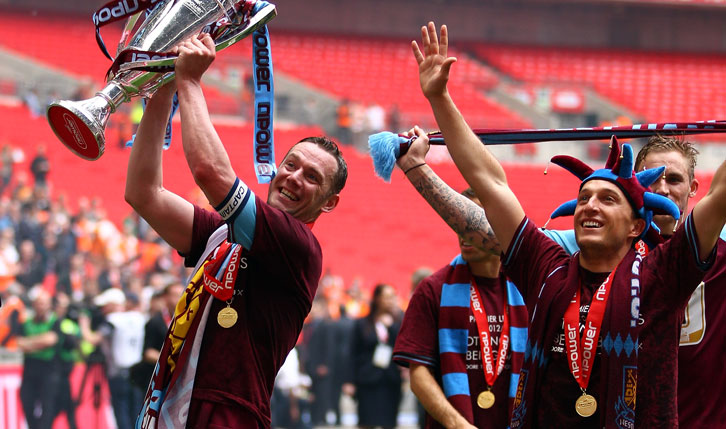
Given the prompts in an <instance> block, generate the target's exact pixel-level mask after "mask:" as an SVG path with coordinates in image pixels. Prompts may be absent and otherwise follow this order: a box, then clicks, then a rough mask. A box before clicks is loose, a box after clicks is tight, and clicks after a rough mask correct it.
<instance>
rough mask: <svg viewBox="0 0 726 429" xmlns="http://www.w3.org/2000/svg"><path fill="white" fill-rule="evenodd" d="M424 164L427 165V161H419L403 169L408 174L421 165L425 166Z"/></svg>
mask: <svg viewBox="0 0 726 429" xmlns="http://www.w3.org/2000/svg"><path fill="white" fill-rule="evenodd" d="M424 165H426V163H425V162H419V163H417V164H413V165H412V166H410V167H408V168H405V169H404V170H403V174H406V175H408V173H409V172H411V171H413V170H415V169H417V168H419V167H423V166H424Z"/></svg>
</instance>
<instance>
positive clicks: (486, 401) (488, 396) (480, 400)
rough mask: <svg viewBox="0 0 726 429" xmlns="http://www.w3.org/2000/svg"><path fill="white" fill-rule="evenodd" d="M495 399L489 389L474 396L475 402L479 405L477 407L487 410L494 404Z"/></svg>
mask: <svg viewBox="0 0 726 429" xmlns="http://www.w3.org/2000/svg"><path fill="white" fill-rule="evenodd" d="M495 399H496V398H495V397H494V394H493V393H492V391H491V390H485V391H483V392H481V393H480V394H479V396H477V397H476V404H477V405H478V406H479V408H483V409H485V410H487V409H489V408H491V407H492V406H493V405H494V400H495Z"/></svg>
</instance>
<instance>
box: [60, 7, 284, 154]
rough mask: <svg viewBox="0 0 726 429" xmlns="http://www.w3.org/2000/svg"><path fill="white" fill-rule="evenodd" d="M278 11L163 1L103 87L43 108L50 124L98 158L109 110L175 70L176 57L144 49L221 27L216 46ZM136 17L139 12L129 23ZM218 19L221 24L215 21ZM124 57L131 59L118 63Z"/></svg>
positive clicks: (163, 47)
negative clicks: (87, 96) (89, 94)
mask: <svg viewBox="0 0 726 429" xmlns="http://www.w3.org/2000/svg"><path fill="white" fill-rule="evenodd" d="M276 14H277V11H276V10H275V6H274V5H272V4H270V3H267V2H264V1H257V0H176V1H173V0H161V1H160V2H158V4H157V5H156V6H154V8H153V10H151V12H150V13H149V15H148V16H147V17H146V19H144V21H143V22H142V23H141V25H139V27H138V29H137V30H136V32H135V33H134V35H133V36H132V37H131V40H130V42H129V43H128V45H127V46H125V47H123V48H122V49H120V50H119V52H118V53H117V61H115V62H114V66H118V67H116V68H114V67H112V70H111V72H109V75H108V78H107V83H106V86H105V87H104V88H103V89H101V90H100V91H98V92H97V93H96V95H95V96H93V97H91V98H90V99H87V100H82V101H71V100H59V101H54V102H53V103H51V104H50V105H49V106H48V109H47V117H48V123H49V124H50V127H51V129H52V130H53V132H54V133H55V135H56V136H57V137H58V139H59V140H60V141H61V142H62V143H63V144H64V145H66V146H67V147H68V149H70V150H71V151H72V152H74V153H75V154H77V155H78V156H80V157H81V158H84V159H87V160H96V159H98V158H100V157H101V155H103V152H104V148H105V135H104V132H105V127H106V124H107V123H108V119H109V117H110V115H111V114H112V113H113V112H115V111H116V109H117V108H118V107H119V106H120V105H121V104H122V103H125V102H127V101H129V100H130V99H131V98H132V97H138V96H141V97H147V96H150V95H152V94H153V93H154V92H155V91H156V90H157V89H158V88H159V87H160V86H162V85H163V84H165V83H167V82H169V81H171V80H172V79H174V72H173V71H169V70H173V64H174V58H173V57H172V58H169V57H167V56H164V55H159V57H160V58H157V57H156V56H154V55H149V54H148V53H154V52H159V53H163V52H165V51H169V50H170V49H171V48H173V47H174V46H176V45H177V44H179V43H180V42H181V41H183V40H185V39H187V38H189V37H191V36H194V35H197V34H199V33H201V32H203V31H209V29H210V28H215V29H219V28H223V29H224V30H220V31H217V32H216V33H215V34H214V36H216V37H214V39H215V45H216V50H217V51H220V50H222V49H224V48H226V47H228V46H230V45H232V44H234V43H236V42H238V41H240V40H242V39H243V38H245V37H247V36H249V35H250V34H252V33H253V32H254V31H255V30H257V29H258V28H259V27H261V26H263V25H265V24H266V23H267V22H269V21H270V20H271V19H272V18H274V17H275V16H276ZM136 18H138V15H137V16H136V17H135V18H133V19H134V21H133V22H132V24H131V25H133V23H135V19H136ZM129 21H130V22H131V18H130V19H129ZM220 22H224V23H225V25H224V26H222V27H220V26H219V25H215V24H219V23H220ZM127 29H128V25H127ZM137 52H138V54H137ZM124 54H131V55H124ZM122 58H130V59H129V60H128V61H125V60H124V61H122V62H119V60H120V59H122ZM117 63H118V64H117ZM155 69H156V70H157V71H153V70H155Z"/></svg>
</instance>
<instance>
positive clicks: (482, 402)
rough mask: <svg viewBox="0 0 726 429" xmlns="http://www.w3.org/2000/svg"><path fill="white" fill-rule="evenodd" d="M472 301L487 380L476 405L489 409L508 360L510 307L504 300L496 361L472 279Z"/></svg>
mask: <svg viewBox="0 0 726 429" xmlns="http://www.w3.org/2000/svg"><path fill="white" fill-rule="evenodd" d="M470 293H471V301H470V307H471V312H472V314H473V315H474V319H475V320H476V326H477V329H478V331H479V345H480V347H481V360H482V363H481V364H482V367H483V369H484V377H485V379H486V381H487V386H488V387H487V390H485V391H483V392H481V393H479V395H478V396H477V397H476V405H478V406H479V408H482V409H484V410H487V409H489V408H491V407H492V406H494V400H495V399H496V398H495V397H494V393H492V386H494V382H495V381H496V380H497V377H498V376H499V374H501V373H502V371H503V370H504V364H505V362H506V360H507V352H508V351H509V311H508V310H509V307H508V306H507V303H506V301H505V302H504V310H503V311H502V313H503V314H504V321H503V323H502V333H501V335H500V336H499V351H498V353H497V360H496V362H494V356H493V349H492V345H491V342H492V341H491V334H490V333H489V332H490V328H489V320H488V318H487V313H486V310H485V309H484V305H483V303H482V300H481V295H480V294H479V291H478V290H477V289H476V284H474V281H473V280H472V282H471V286H470Z"/></svg>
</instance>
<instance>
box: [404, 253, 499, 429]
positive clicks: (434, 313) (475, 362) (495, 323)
mask: <svg viewBox="0 0 726 429" xmlns="http://www.w3.org/2000/svg"><path fill="white" fill-rule="evenodd" d="M450 269H451V266H446V267H444V268H442V269H440V270H439V271H437V272H436V273H434V274H433V275H431V276H429V277H427V278H426V279H424V280H423V281H422V282H421V283H420V284H419V285H418V286H417V287H416V290H415V291H414V294H413V296H412V297H411V301H410V302H409V305H408V308H407V309H406V314H405V316H404V318H403V324H402V325H401V330H400V332H399V333H398V338H397V340H396V346H395V348H394V360H395V361H396V363H399V364H401V365H404V366H408V365H409V364H411V363H414V364H423V365H426V366H428V367H429V368H430V369H431V370H432V373H433V375H434V378H435V379H436V380H437V382H438V383H439V385H440V386H441V385H442V381H441V368H440V359H439V336H438V330H439V325H438V318H439V303H440V302H441V289H442V285H443V283H444V282H445V281H446V278H447V273H448V271H449V270H450ZM475 280H476V284H477V290H478V291H479V293H480V294H481V298H482V301H483V304H484V308H485V310H486V313H487V317H488V319H489V320H490V323H489V330H490V332H491V334H492V340H491V341H492V350H493V353H492V354H493V359H495V362H496V359H497V353H498V348H499V334H500V332H501V330H502V324H503V320H504V319H503V318H504V314H503V313H502V310H503V308H504V297H505V295H506V293H507V292H506V279H504V278H503V277H501V278H497V279H489V278H484V277H475ZM510 356H511V354H510ZM466 367H467V374H468V378H469V389H470V392H471V402H472V410H473V411H474V425H475V426H476V427H478V428H484V429H485V428H503V427H506V426H507V422H508V419H509V411H508V404H509V400H508V399H509V381H510V375H509V374H510V371H511V365H510V362H509V357H508V358H507V363H506V365H505V367H504V370H503V371H502V373H501V374H499V376H498V377H497V379H496V381H495V382H494V386H493V388H492V392H493V393H494V395H495V397H496V402H495V405H494V406H493V407H492V408H490V409H488V410H485V409H482V408H479V407H478V406H477V404H476V397H477V395H478V394H479V392H482V391H484V390H486V388H487V384H486V379H485V377H484V369H483V367H482V361H481V348H480V346H479V333H478V329H477V325H476V319H475V318H474V316H473V315H472V314H471V310H469V335H468V338H467V351H466ZM442 427H443V426H441V425H440V424H439V423H438V422H437V421H435V420H434V419H433V418H432V417H431V416H428V415H427V417H426V428H437V429H438V428H442Z"/></svg>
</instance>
